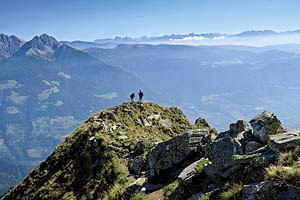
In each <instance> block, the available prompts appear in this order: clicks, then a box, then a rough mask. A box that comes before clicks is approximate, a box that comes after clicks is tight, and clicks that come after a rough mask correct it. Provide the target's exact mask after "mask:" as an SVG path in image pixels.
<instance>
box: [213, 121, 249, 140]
mask: <svg viewBox="0 0 300 200" xmlns="http://www.w3.org/2000/svg"><path fill="white" fill-rule="evenodd" d="M249 130H250V129H249V126H248V124H247V122H246V121H244V120H238V121H237V122H236V123H232V124H230V125H229V130H228V131H225V132H222V133H220V134H219V135H218V136H217V139H219V138H222V137H224V136H230V137H233V138H237V137H239V135H243V133H244V132H246V131H249ZM240 137H241V136H240Z"/></svg>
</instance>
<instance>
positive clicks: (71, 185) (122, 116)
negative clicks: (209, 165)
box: [1, 102, 208, 200]
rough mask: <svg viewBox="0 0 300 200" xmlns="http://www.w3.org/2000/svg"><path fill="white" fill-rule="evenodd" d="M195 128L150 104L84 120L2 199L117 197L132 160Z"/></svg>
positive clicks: (170, 111)
mask: <svg viewBox="0 0 300 200" xmlns="http://www.w3.org/2000/svg"><path fill="white" fill-rule="evenodd" d="M198 126H199V125H198ZM195 127H197V126H196V125H192V124H191V123H190V122H189V121H188V120H187V118H186V117H185V116H184V115H183V113H182V112H181V111H180V110H179V109H178V108H175V107H171V108H170V107H162V106H159V105H156V104H154V103H150V102H149V103H144V104H139V103H124V104H122V105H120V106H115V107H111V108H109V109H107V110H104V111H102V112H99V113H96V114H93V115H92V116H91V117H89V119H88V120H87V121H86V122H85V123H84V124H82V125H81V126H79V127H78V128H77V129H76V130H75V131H74V132H73V133H72V134H70V135H69V136H68V137H66V139H65V141H64V142H62V143H61V144H60V145H59V146H58V147H57V148H56V149H55V150H54V152H53V153H52V154H51V156H49V157H48V158H47V159H46V160H45V161H44V162H42V163H41V164H40V165H39V166H38V167H37V168H36V169H35V170H33V171H32V172H31V173H30V175H29V176H28V177H27V178H26V179H25V180H24V182H23V183H21V184H20V185H18V186H17V187H15V188H13V189H11V190H10V191H9V192H8V193H7V194H6V195H5V196H4V197H2V198H1V200H5V199H15V200H17V199H117V198H121V195H122V194H123V193H124V192H125V190H124V189H125V188H126V187H127V186H128V184H129V180H128V179H130V180H132V179H133V178H134V177H133V176H132V175H130V174H129V172H128V169H127V165H128V164H129V162H132V159H133V158H135V157H137V156H140V157H141V156H144V155H146V154H147V153H148V151H149V150H150V148H151V147H152V146H153V145H155V143H156V142H161V141H165V140H167V139H170V138H171V136H177V135H179V134H180V133H182V132H185V131H187V130H190V129H192V128H195ZM206 127H208V126H206ZM142 163H144V164H145V160H143V161H142ZM132 168H134V167H132ZM130 170H131V169H130ZM127 176H128V177H127Z"/></svg>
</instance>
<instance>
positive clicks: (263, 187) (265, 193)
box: [242, 181, 275, 200]
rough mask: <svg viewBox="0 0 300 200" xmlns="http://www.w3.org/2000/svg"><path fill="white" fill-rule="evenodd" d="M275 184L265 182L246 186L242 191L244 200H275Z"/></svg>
mask: <svg viewBox="0 0 300 200" xmlns="http://www.w3.org/2000/svg"><path fill="white" fill-rule="evenodd" d="M274 193H275V191H274V182H273V181H264V182H260V183H252V184H249V185H244V186H243V189H242V199H243V200H261V199H275V198H274V196H275V194H274Z"/></svg>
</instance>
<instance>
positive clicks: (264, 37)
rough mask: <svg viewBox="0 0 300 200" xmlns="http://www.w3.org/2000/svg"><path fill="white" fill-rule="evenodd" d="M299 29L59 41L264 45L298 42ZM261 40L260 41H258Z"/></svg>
mask: <svg viewBox="0 0 300 200" xmlns="http://www.w3.org/2000/svg"><path fill="white" fill-rule="evenodd" d="M299 36H300V30H294V31H283V32H276V31H272V30H251V31H244V32H242V33H237V34H225V33H188V34H170V35H163V36H153V37H149V36H142V37H138V38H133V37H128V36H126V37H118V36H117V37H114V38H106V39H96V40H95V41H93V42H86V41H72V42H70V41H61V42H60V43H62V44H68V45H70V46H73V47H76V48H80V49H85V48H92V47H93V48H113V47H116V46H117V45H119V44H161V43H163V44H186V45H203V44H204V45H225V44H226V45H230V44H235V45H251V46H266V45H272V44H283V43H295V42H296V43H299V42H300V39H299ZM260 40H261V41H260Z"/></svg>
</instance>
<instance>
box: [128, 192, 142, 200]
mask: <svg viewBox="0 0 300 200" xmlns="http://www.w3.org/2000/svg"><path fill="white" fill-rule="evenodd" d="M144 198H145V193H144V192H139V193H137V194H135V195H134V196H133V197H131V198H130V200H143V199H144Z"/></svg>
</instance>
